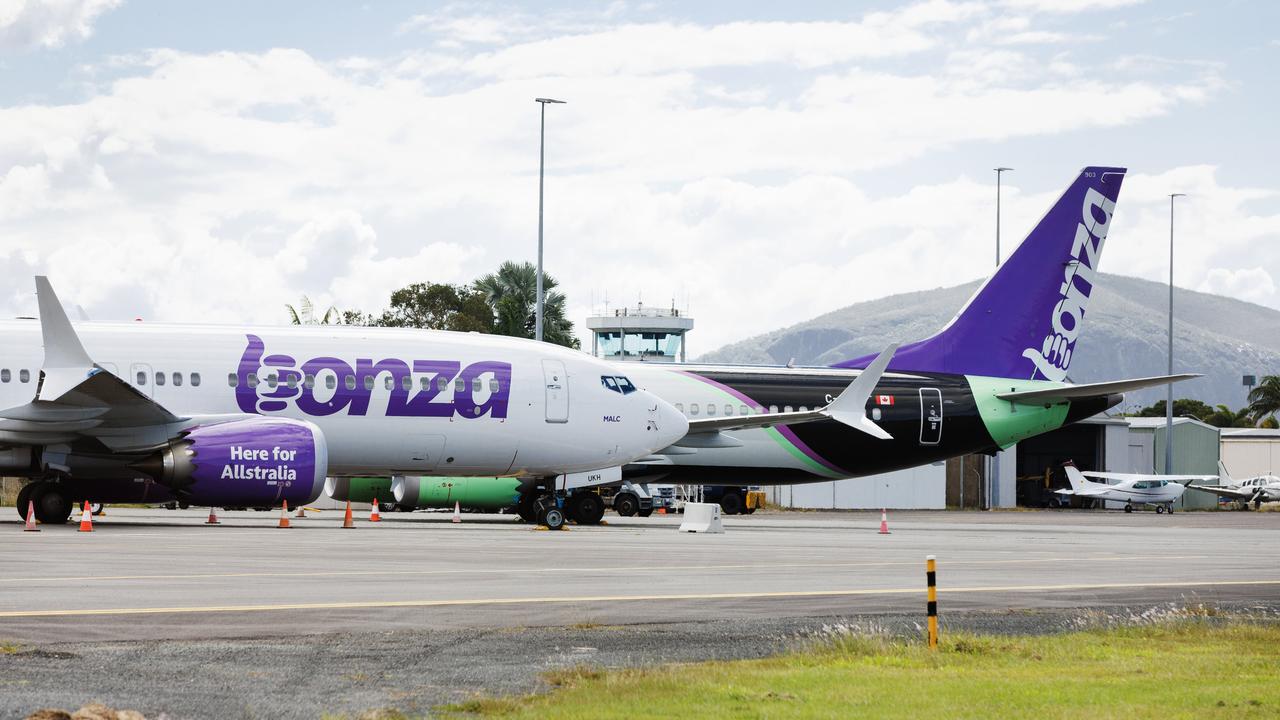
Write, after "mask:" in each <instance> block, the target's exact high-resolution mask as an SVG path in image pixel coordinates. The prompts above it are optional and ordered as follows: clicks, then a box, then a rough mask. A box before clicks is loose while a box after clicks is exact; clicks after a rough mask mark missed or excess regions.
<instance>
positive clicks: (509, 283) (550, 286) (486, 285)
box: [475, 260, 579, 348]
mask: <svg viewBox="0 0 1280 720" xmlns="http://www.w3.org/2000/svg"><path fill="white" fill-rule="evenodd" d="M537 284H538V269H537V268H535V267H534V266H533V263H527V262H526V263H516V262H512V261H510V260H508V261H506V262H504V263H502V265H501V266H500V267H499V268H498V271H497V272H496V273H489V274H488V275H485V276H484V277H482V278H480V279H479V280H476V282H475V289H476V290H478V291H479V292H480V293H482V294H483V295H484V298H485V301H486V302H487V303H488V305H489V307H490V308H491V309H492V312H493V316H494V332H496V333H498V334H500V335H510V336H512V337H523V338H532V337H533V335H534V329H535V325H536V317H535V314H536V311H537V295H538V289H537ZM542 285H543V292H544V293H545V297H544V300H543V318H542V338H543V340H545V341H547V342H549V343H555V344H556V345H564V346H565V347H572V348H576V347H579V343H578V338H576V337H574V335H573V323H571V322H569V319H568V318H567V317H565V297H564V294H563V293H561V292H558V291H556V290H555V287H556V285H557V283H556V281H555V278H553V277H551V276H550V275H547V274H546V273H543V274H542Z"/></svg>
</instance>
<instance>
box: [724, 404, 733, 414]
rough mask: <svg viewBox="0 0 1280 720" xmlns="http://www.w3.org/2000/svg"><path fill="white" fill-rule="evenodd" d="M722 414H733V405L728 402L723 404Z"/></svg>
mask: <svg viewBox="0 0 1280 720" xmlns="http://www.w3.org/2000/svg"><path fill="white" fill-rule="evenodd" d="M724 414H725V415H726V416H728V415H732V414H733V406H732V405H730V404H729V403H725V404H724Z"/></svg>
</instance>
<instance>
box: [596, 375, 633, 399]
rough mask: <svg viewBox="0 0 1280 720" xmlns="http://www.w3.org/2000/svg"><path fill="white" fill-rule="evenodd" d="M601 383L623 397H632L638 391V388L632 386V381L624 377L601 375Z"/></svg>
mask: <svg viewBox="0 0 1280 720" xmlns="http://www.w3.org/2000/svg"><path fill="white" fill-rule="evenodd" d="M600 383H601V384H602V385H604V386H605V387H606V388H608V389H610V390H612V391H614V392H616V393H622V394H623V395H630V394H631V393H633V392H635V391H636V386H635V385H633V384H631V380H629V379H627V378H626V377H625V376H623V375H601V376H600Z"/></svg>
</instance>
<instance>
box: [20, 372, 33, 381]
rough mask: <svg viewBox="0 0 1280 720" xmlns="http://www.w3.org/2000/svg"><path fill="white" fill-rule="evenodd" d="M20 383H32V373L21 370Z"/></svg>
mask: <svg viewBox="0 0 1280 720" xmlns="http://www.w3.org/2000/svg"><path fill="white" fill-rule="evenodd" d="M18 382H31V371H30V370H19V371H18Z"/></svg>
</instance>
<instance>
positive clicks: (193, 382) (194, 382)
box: [191, 372, 200, 387]
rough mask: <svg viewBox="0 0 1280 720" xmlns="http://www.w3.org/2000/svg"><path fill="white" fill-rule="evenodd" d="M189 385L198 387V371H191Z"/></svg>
mask: <svg viewBox="0 0 1280 720" xmlns="http://www.w3.org/2000/svg"><path fill="white" fill-rule="evenodd" d="M191 387H200V373H198V372H193V373H191Z"/></svg>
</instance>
